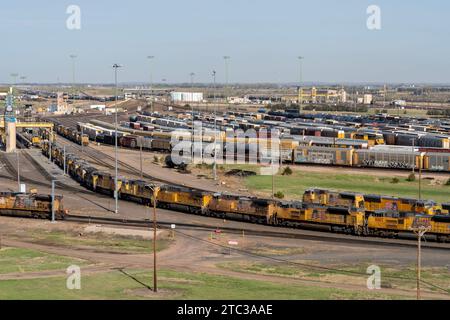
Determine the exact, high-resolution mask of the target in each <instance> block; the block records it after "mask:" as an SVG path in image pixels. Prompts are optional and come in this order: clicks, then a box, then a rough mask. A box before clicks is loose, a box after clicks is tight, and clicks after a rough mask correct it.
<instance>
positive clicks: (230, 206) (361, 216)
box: [42, 142, 450, 241]
mask: <svg viewBox="0 0 450 320" xmlns="http://www.w3.org/2000/svg"><path fill="white" fill-rule="evenodd" d="M60 149H61V147H59V146H57V145H56V144H54V145H53V146H52V148H50V147H49V142H45V143H44V144H43V149H42V152H43V154H44V155H45V156H47V157H50V158H51V159H52V160H53V161H55V163H57V164H58V165H59V166H61V167H62V166H63V163H64V162H63V161H64V158H63V157H62V152H61V150H60ZM50 150H51V155H50V154H49V152H50ZM66 166H67V168H68V172H69V174H70V175H71V176H72V178H74V179H75V180H77V181H78V182H80V183H81V184H82V185H83V186H85V187H86V188H88V189H90V190H92V191H95V192H100V193H103V194H108V195H111V196H112V195H113V194H114V191H115V188H116V186H115V179H114V177H113V176H112V175H111V174H109V173H105V172H101V171H98V170H96V169H95V168H93V167H92V166H91V165H90V164H89V163H87V162H85V161H83V160H79V159H77V158H76V156H75V155H69V156H67V157H66ZM117 189H118V196H119V198H120V199H124V200H129V201H135V202H138V203H142V204H145V205H153V203H154V201H155V200H156V204H157V206H159V207H161V208H170V209H173V210H178V211H183V212H188V213H192V214H198V215H204V216H213V217H219V218H232V219H239V220H245V221H249V222H253V223H261V224H268V225H277V226H288V227H304V226H312V225H313V226H319V227H320V228H326V229H327V230H330V231H336V232H345V233H349V234H355V235H376V236H391V237H396V236H398V235H399V233H400V232H412V231H411V230H410V229H411V227H412V226H414V225H415V224H416V223H417V222H418V221H420V223H421V224H426V225H427V226H429V227H430V231H429V234H430V235H433V236H434V237H435V238H436V239H437V240H439V241H449V240H450V215H449V214H448V211H445V210H444V209H443V208H440V209H439V210H435V211H430V210H429V211H426V210H425V209H421V207H420V204H419V202H417V201H416V202H413V201H411V202H407V201H403V200H401V201H403V202H404V203H403V204H402V205H404V207H401V210H405V211H399V210H397V211H394V210H392V209H394V206H393V205H392V204H391V205H390V206H387V202H388V201H387V200H386V199H378V198H377V199H375V198H374V197H372V198H370V197H369V198H367V199H366V198H365V196H364V195H360V194H356V193H333V192H325V191H317V190H316V191H314V190H308V191H307V192H305V195H304V197H303V201H302V202H297V201H290V202H285V201H279V200H274V199H261V198H256V197H242V196H238V195H231V194H222V193H213V192H208V191H203V190H194V189H190V188H186V187H181V186H176V185H170V184H162V185H156V184H155V183H153V182H149V181H144V180H133V179H127V178H123V177H120V178H118V184H117ZM155 194H156V199H154V195H155ZM375 203H377V204H378V203H380V204H381V205H378V207H376V206H375ZM405 203H406V204H405ZM369 204H370V205H373V208H372V209H371V210H366V209H367V206H368V205H369ZM400 205H401V204H398V205H397V209H399V208H400ZM428 209H430V208H428Z"/></svg>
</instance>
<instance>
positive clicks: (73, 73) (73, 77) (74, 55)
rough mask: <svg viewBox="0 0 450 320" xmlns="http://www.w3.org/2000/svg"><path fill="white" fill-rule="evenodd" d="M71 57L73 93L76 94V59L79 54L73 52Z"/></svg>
mask: <svg viewBox="0 0 450 320" xmlns="http://www.w3.org/2000/svg"><path fill="white" fill-rule="evenodd" d="M69 57H70V59H72V94H73V95H74V96H75V59H76V58H77V55H76V54H71V55H70V56H69ZM72 100H74V99H72Z"/></svg>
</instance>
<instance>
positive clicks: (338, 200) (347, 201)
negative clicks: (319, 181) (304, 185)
mask: <svg viewBox="0 0 450 320" xmlns="http://www.w3.org/2000/svg"><path fill="white" fill-rule="evenodd" d="M303 202H304V203H308V204H317V205H324V206H325V205H326V206H331V207H347V208H358V209H363V208H364V195H363V194H361V193H355V192H337V191H331V190H326V189H318V188H313V189H308V190H306V191H305V192H304V194H303Z"/></svg>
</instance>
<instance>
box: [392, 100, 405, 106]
mask: <svg viewBox="0 0 450 320" xmlns="http://www.w3.org/2000/svg"><path fill="white" fill-rule="evenodd" d="M392 104H393V105H394V106H397V107H404V106H406V101H405V100H394V101H392Z"/></svg>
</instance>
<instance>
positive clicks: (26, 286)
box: [0, 270, 402, 300]
mask: <svg viewBox="0 0 450 320" xmlns="http://www.w3.org/2000/svg"><path fill="white" fill-rule="evenodd" d="M125 272H126V273H128V274H129V275H125V274H123V273H121V272H120V271H118V270H117V271H112V272H108V273H102V274H96V275H87V276H83V275H82V279H81V290H67V289H66V279H65V278H48V279H32V280H6V281H0V299H84V300H92V299H218V300H229V299H245V300H248V299H263V300H274V299H398V298H402V297H399V296H391V295H385V294H379V293H374V292H369V291H368V290H367V289H364V288H361V291H349V290H340V289H335V288H320V287H314V286H306V285H297V284H295V283H292V284H290V285H286V284H278V283H273V282H267V281H256V280H245V279H238V278H235V277H228V276H217V275H211V274H205V273H186V272H176V271H172V270H161V271H160V272H159V274H158V276H159V281H158V287H159V290H160V293H158V294H157V295H152V294H151V291H149V290H148V291H147V289H146V287H145V286H144V285H147V286H151V285H152V271H151V270H126V271H125ZM132 277H133V278H135V279H136V280H138V281H139V282H138V281H136V280H134V279H132ZM146 293H147V294H146Z"/></svg>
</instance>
